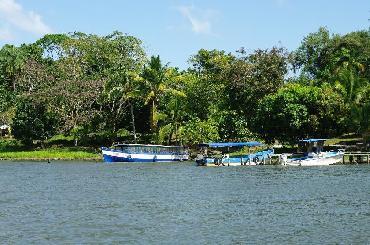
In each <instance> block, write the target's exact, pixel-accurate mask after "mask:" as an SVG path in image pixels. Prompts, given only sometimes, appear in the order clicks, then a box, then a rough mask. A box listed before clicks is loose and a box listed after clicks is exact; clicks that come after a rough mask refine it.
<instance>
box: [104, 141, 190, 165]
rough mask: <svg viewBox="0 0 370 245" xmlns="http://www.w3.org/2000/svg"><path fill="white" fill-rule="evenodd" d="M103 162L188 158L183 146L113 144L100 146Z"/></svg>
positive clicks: (163, 160)
mask: <svg viewBox="0 0 370 245" xmlns="http://www.w3.org/2000/svg"><path fill="white" fill-rule="evenodd" d="M101 149H102V152H103V158H104V161H105V162H175V161H186V160H188V159H189V154H188V150H187V148H186V147H183V146H164V145H143V144H114V145H113V146H112V147H102V148H101Z"/></svg>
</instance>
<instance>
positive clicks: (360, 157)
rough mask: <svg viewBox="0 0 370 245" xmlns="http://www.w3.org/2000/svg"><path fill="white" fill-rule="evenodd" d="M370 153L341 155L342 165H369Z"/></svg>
mask: <svg viewBox="0 0 370 245" xmlns="http://www.w3.org/2000/svg"><path fill="white" fill-rule="evenodd" d="M369 163H370V152H346V153H345V154H344V155H343V164H369Z"/></svg>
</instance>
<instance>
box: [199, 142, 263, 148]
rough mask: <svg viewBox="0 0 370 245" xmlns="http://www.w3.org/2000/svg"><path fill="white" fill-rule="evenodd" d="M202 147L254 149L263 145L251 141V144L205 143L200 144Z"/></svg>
mask: <svg viewBox="0 0 370 245" xmlns="http://www.w3.org/2000/svg"><path fill="white" fill-rule="evenodd" d="M200 145H201V146H207V147H213V148H221V147H243V146H248V147H253V146H261V145H262V143H260V142H257V141H249V142H229V143H204V144H200Z"/></svg>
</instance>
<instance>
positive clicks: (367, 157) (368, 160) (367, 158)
mask: <svg viewBox="0 0 370 245" xmlns="http://www.w3.org/2000/svg"><path fill="white" fill-rule="evenodd" d="M369 157H370V155H367V164H369V162H370V161H369Z"/></svg>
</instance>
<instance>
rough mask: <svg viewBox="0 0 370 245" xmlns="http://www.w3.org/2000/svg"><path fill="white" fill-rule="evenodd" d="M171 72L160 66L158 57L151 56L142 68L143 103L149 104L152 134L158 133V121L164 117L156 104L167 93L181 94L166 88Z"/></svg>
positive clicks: (169, 87) (166, 67)
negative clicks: (143, 84)
mask: <svg viewBox="0 0 370 245" xmlns="http://www.w3.org/2000/svg"><path fill="white" fill-rule="evenodd" d="M171 75H173V72H172V71H171V69H169V68H168V64H167V65H162V62H161V59H160V58H159V56H152V57H151V59H150V61H149V64H148V65H147V66H145V67H144V70H143V74H142V77H143V79H144V82H145V88H144V90H145V91H146V93H145V103H146V104H151V113H150V125H151V130H152V133H153V134H157V132H158V127H157V125H158V121H159V120H161V119H163V117H164V116H165V115H163V114H162V113H160V112H159V111H158V104H159V102H160V100H161V98H163V96H164V95H165V94H167V93H172V94H178V95H180V94H182V92H181V91H178V90H176V89H175V88H172V87H171V86H168V84H169V82H168V81H171Z"/></svg>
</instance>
